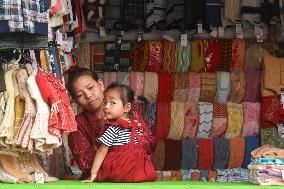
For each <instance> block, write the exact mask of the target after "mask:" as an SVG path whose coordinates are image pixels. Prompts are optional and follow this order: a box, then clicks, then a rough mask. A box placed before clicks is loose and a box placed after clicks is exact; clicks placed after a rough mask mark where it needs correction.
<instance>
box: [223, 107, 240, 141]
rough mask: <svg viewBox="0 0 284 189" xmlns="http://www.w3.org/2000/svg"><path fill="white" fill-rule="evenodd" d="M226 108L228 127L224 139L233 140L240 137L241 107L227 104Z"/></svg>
mask: <svg viewBox="0 0 284 189" xmlns="http://www.w3.org/2000/svg"><path fill="white" fill-rule="evenodd" d="M227 108H228V127H227V131H226V134H225V138H228V139H230V138H234V137H239V136H241V133H242V128H243V106H242V105H241V104H234V103H231V102H229V103H228V104H227Z"/></svg>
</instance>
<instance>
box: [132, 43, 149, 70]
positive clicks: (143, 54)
mask: <svg viewBox="0 0 284 189" xmlns="http://www.w3.org/2000/svg"><path fill="white" fill-rule="evenodd" d="M149 51H150V48H149V41H137V42H134V44H133V48H132V60H133V71H140V72H145V70H146V68H147V66H148V59H149Z"/></svg>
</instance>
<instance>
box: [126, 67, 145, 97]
mask: <svg viewBox="0 0 284 189" xmlns="http://www.w3.org/2000/svg"><path fill="white" fill-rule="evenodd" d="M129 77H130V87H131V89H132V90H133V91H134V95H135V96H136V97H138V96H142V95H143V92H144V79H145V78H144V72H130V76H129Z"/></svg>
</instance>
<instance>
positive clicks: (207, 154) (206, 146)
mask: <svg viewBox="0 0 284 189" xmlns="http://www.w3.org/2000/svg"><path fill="white" fill-rule="evenodd" d="M197 143H198V169H211V168H212V167H213V163H214V162H213V161H214V142H213V140H212V139H198V141H197Z"/></svg>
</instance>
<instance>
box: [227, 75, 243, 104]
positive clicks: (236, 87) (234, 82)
mask: <svg viewBox="0 0 284 189" xmlns="http://www.w3.org/2000/svg"><path fill="white" fill-rule="evenodd" d="M244 85H245V73H244V71H242V70H238V71H232V72H231V93H230V98H229V102H234V103H241V102H242V101H243V98H244V95H245V86H244Z"/></svg>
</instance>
